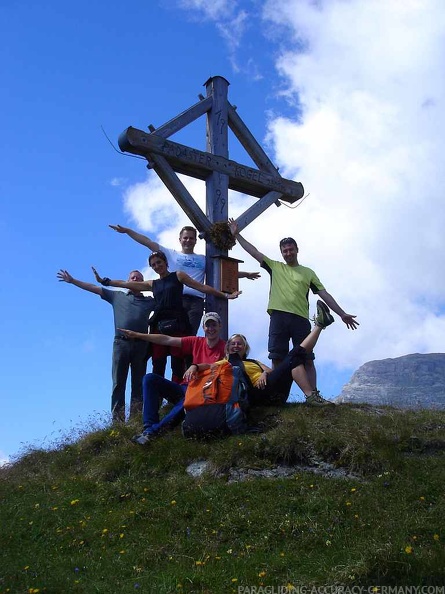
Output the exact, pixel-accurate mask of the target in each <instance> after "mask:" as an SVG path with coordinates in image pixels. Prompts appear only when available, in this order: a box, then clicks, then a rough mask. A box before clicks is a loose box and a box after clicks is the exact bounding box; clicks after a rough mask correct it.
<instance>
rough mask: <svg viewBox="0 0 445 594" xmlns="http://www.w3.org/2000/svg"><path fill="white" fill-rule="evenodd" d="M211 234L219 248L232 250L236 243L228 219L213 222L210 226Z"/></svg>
mask: <svg viewBox="0 0 445 594" xmlns="http://www.w3.org/2000/svg"><path fill="white" fill-rule="evenodd" d="M209 235H210V239H211V240H212V242H213V243H214V244H215V245H216V247H217V248H218V249H219V250H231V249H232V248H233V246H234V245H235V243H236V239H235V238H234V237H233V235H232V234H231V233H230V229H229V225H228V223H227V221H219V222H218V223H213V225H212V226H211V227H210V232H209Z"/></svg>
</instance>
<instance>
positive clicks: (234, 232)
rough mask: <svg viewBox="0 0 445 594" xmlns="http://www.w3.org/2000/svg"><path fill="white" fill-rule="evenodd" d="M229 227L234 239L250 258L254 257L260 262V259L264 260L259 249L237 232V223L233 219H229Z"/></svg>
mask: <svg viewBox="0 0 445 594" xmlns="http://www.w3.org/2000/svg"><path fill="white" fill-rule="evenodd" d="M229 229H230V233H231V234H232V235H233V237H235V238H236V240H237V241H238V243H239V244H240V246H241V247H242V248H243V249H245V250H246V252H247V253H248V254H250V255H251V256H252V258H255V260H256V261H257V262H259V263H260V264H261V263H262V261H263V260H264V254H262V253H261V252H260V251H259V250H257V249H256V247H255V246H254V245H252V244H251V243H249V242H248V241H247V239H244V237H242V236H241V235H240V234H239V232H238V224H237V223H236V221H235V220H234V219H229Z"/></svg>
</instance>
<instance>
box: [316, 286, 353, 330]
mask: <svg viewBox="0 0 445 594" xmlns="http://www.w3.org/2000/svg"><path fill="white" fill-rule="evenodd" d="M318 296H319V297H321V298H322V299H323V301H324V302H325V303H326V305H327V306H328V307H330V308H331V309H332V311H334V312H335V313H336V314H337V315H339V316H340V317H341V319H342V321H343V322H344V323H345V324H346V326H347V327H348V328H349V330H356V329H357V327H358V326H360V324H359V323H358V322H357V320H355V319H354V318H356V317H357V316H353V315H352V314H347V313H346V312H345V311H344V310H343V309H342V308H341V307H340V306H339V304H338V303H337V302H336V301H335V299H334V298H333V297H332V295H331V294H330V293H328V292H327V291H326V290H325V289H323V290H322V291H319V292H318Z"/></svg>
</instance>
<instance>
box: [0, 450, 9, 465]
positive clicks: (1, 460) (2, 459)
mask: <svg viewBox="0 0 445 594" xmlns="http://www.w3.org/2000/svg"><path fill="white" fill-rule="evenodd" d="M9 462H10V459H9V457H8V456H7V455H6V454H5V453H4V452H2V451H0V466H6V464H9Z"/></svg>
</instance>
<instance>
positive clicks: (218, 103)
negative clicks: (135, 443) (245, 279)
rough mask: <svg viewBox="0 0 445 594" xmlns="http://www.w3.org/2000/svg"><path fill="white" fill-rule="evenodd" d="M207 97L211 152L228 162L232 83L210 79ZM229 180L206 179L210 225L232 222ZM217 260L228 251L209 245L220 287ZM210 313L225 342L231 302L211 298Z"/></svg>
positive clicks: (211, 275)
mask: <svg viewBox="0 0 445 594" xmlns="http://www.w3.org/2000/svg"><path fill="white" fill-rule="evenodd" d="M205 86H206V89H207V96H208V97H210V96H211V97H212V98H213V101H212V108H211V109H210V110H209V111H208V112H207V149H206V150H207V151H208V152H209V153H212V154H213V155H218V156H221V157H224V158H226V159H227V158H228V156H229V147H228V130H229V128H228V101H227V91H228V87H229V83H228V81H227V80H226V79H225V78H223V77H222V76H215V77H214V78H210V79H209V80H208V81H207V82H206V83H205ZM228 202H229V176H228V175H224V174H223V173H220V172H218V171H213V172H212V173H210V175H209V176H208V177H207V179H206V213H207V218H208V219H209V221H210V223H211V224H213V223H217V222H218V221H227V220H228V218H229V209H228ZM214 256H227V250H226V251H221V250H219V249H218V248H217V247H216V246H215V245H214V244H213V243H211V242H207V244H206V277H207V282H208V283H209V284H211V285H213V286H218V284H219V280H220V279H219V278H218V271H217V268H216V266H215V260H214ZM206 301H207V305H206V309H207V311H216V312H218V313H219V315H220V317H221V322H222V338H224V339H227V338H228V326H229V320H228V309H229V308H228V302H227V301H223V300H222V299H217V298H216V297H212V296H211V295H208V296H207V300H206Z"/></svg>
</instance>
